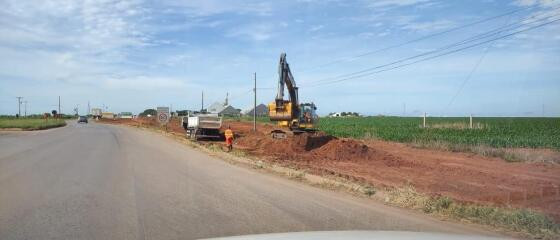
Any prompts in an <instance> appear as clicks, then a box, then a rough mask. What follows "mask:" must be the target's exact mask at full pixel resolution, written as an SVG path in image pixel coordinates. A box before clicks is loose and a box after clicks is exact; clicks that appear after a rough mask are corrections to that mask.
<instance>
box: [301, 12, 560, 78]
mask: <svg viewBox="0 0 560 240" xmlns="http://www.w3.org/2000/svg"><path fill="white" fill-rule="evenodd" d="M559 8H560V7H559ZM538 15H542V14H538ZM538 15H534V16H532V17H529V18H525V19H523V20H521V21H520V22H517V23H515V24H509V25H506V26H503V27H499V28H495V29H493V30H490V31H487V32H484V33H481V34H477V35H475V36H471V37H469V38H466V39H464V40H461V41H459V42H456V43H452V44H449V45H447V46H444V47H441V48H439V49H436V50H432V51H428V52H425V53H421V54H417V55H414V56H410V57H406V58H402V59H399V60H396V61H393V62H390V63H387V64H382V65H379V66H376V67H372V68H367V69H364V70H361V71H357V72H353V73H348V74H342V75H338V76H335V77H331V78H325V79H320V80H316V81H313V82H311V83H309V84H316V83H320V82H324V81H328V80H335V79H339V78H345V77H350V76H353V75H357V74H361V73H366V72H370V71H373V70H376V69H380V68H384V67H388V66H391V65H395V64H398V63H401V62H405V61H408V60H412V59H415V58H419V57H423V56H427V55H431V54H434V53H437V52H441V51H443V50H447V49H451V48H454V47H458V46H461V45H464V44H467V43H470V42H476V41H479V40H482V39H485V38H489V37H491V36H495V35H499V34H500V33H503V32H508V31H511V30H515V29H519V28H521V27H523V26H525V25H531V24H533V23H536V22H539V21H541V20H543V19H547V18H551V17H555V16H558V15H560V14H553V15H551V16H547V17H543V18H540V19H538V20H536V21H532V22H524V21H526V20H528V19H531V18H534V17H536V16H538ZM521 22H524V23H522V24H519V23H521ZM515 25H517V26H515ZM512 26H513V27H512ZM507 27H509V28H507Z"/></svg>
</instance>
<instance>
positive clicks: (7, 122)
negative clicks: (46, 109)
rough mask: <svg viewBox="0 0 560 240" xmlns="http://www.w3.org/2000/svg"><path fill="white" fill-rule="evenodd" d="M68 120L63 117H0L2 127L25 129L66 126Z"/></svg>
mask: <svg viewBox="0 0 560 240" xmlns="http://www.w3.org/2000/svg"><path fill="white" fill-rule="evenodd" d="M65 125H66V122H65V121H64V120H62V119H49V120H48V121H46V120H45V119H36V118H35V119H33V118H2V119H0V129H2V128H20V129H23V130H41V129H48V128H54V127H62V126H65Z"/></svg>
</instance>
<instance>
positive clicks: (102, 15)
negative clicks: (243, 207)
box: [0, 0, 560, 116]
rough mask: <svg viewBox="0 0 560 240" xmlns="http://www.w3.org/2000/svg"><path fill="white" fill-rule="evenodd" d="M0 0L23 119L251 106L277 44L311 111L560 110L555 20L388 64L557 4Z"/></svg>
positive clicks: (0, 71)
mask: <svg viewBox="0 0 560 240" xmlns="http://www.w3.org/2000/svg"><path fill="white" fill-rule="evenodd" d="M0 3H1V5H2V8H0V56H2V57H1V58H0V114H11V115H13V114H15V113H17V111H18V100H17V98H16V97H20V96H21V97H23V101H26V102H27V113H28V114H31V113H43V112H50V111H51V110H53V109H57V108H58V96H60V97H61V105H62V112H64V113H70V112H72V111H73V109H74V108H78V109H79V112H80V113H81V114H85V112H86V111H87V106H88V102H89V104H90V106H91V107H92V108H93V107H102V106H105V107H106V109H107V110H108V111H112V112H116V113H118V112H122V111H130V112H134V113H138V112H141V111H143V110H144V109H146V108H155V107H157V106H171V107H172V109H173V110H183V109H193V110H197V109H200V108H201V93H202V91H204V96H205V99H204V103H205V105H206V106H208V105H210V104H212V103H213V102H216V101H224V99H225V98H226V94H228V95H229V103H230V104H232V105H233V106H234V107H237V108H241V109H248V108H250V107H251V106H252V104H253V92H252V88H253V73H256V79H257V99H258V103H265V104H266V103H268V102H271V101H273V99H274V97H275V93H276V86H277V81H278V73H277V68H278V60H279V56H280V54H281V53H282V52H285V53H286V54H287V61H288V63H289V64H290V68H291V71H292V74H293V75H294V78H295V81H296V83H297V84H298V86H299V87H300V89H299V93H300V94H299V95H300V96H299V98H300V100H301V101H302V102H314V103H315V104H316V105H317V107H318V110H317V111H318V113H319V114H320V115H325V114H328V113H330V112H341V111H352V112H359V113H361V114H366V115H378V114H383V115H406V116H420V115H421V114H423V113H424V112H426V113H427V114H428V115H433V116H468V115H470V114H473V115H475V116H542V115H543V114H544V116H560V22H553V23H550V24H547V25H543V26H541V27H539V28H535V29H532V30H527V31H522V32H519V33H515V34H511V36H507V37H503V38H500V39H496V40H495V41H488V42H484V40H486V39H492V38H484V39H479V40H477V41H478V42H476V41H475V42H473V43H478V44H477V45H475V46H471V47H469V48H466V49H462V50H460V51H459V50H458V51H456V52H453V53H449V54H445V55H443V56H439V57H435V58H433V59H426V60H423V61H421V62H417V63H411V64H410V65H405V66H399V67H397V68H393V69H390V68H391V67H393V66H395V65H387V64H390V63H393V62H398V61H399V60H401V59H406V58H409V57H413V56H417V55H421V54H431V53H433V52H434V51H438V50H442V49H443V50H445V49H446V48H445V47H446V46H449V45H450V44H454V43H460V42H461V41H465V39H469V38H470V39H472V38H473V37H476V36H480V34H484V33H486V32H488V31H492V30H495V29H500V28H502V29H505V28H507V27H508V26H510V28H509V30H508V31H501V32H498V35H490V36H488V35H486V37H497V36H498V37H499V36H503V35H507V34H509V33H513V32H516V31H518V30H523V29H526V28H529V27H532V26H536V25H538V24H540V23H543V22H546V21H552V20H556V19H558V18H560V10H559V9H560V8H559V6H560V0H515V1H506V0H495V1H492V0H479V1H474V0H473V1H458V0H457V1H444V0H356V1H343V0H339V1H337V0H296V1H288V0H287V1H274V0H269V1H266V0H265V1H251V0H248V1H237V0H228V1H226V0H224V1H218V0H200V1H198V0H189V1H186V0H185V1H175V0H160V1H144V0H123V1H112V0H111V1H109V0H99V1H88V0H86V1H75V0H68V1H65V0H56V1H49V0H36V1H35V0H26V1H20V0H0ZM513 11H515V12H513ZM511 12H513V13H511ZM506 13H510V14H506ZM504 14H505V15H504ZM499 15H504V16H501V17H497V16H499ZM492 17H495V18H492ZM488 18H492V19H491V20H486V21H483V22H481V23H479V24H472V25H470V26H467V27H463V26H465V25H466V24H470V23H475V22H477V21H481V20H484V19H488ZM457 28H458V29H457ZM453 29H455V30H453ZM451 30H452V31H451ZM446 31H448V32H446ZM442 32H443V33H442ZM500 34H501V35H500ZM419 38H423V39H421V40H416V39H419ZM413 40H414V41H413ZM475 40H476V39H475ZM407 42H410V43H407ZM463 44H464V45H460V46H459V47H462V46H469V45H468V44H470V42H467V43H464V42H463ZM389 47H391V48H389ZM384 48H385V49H386V48H389V49H386V50H383V51H378V50H380V49H384ZM451 49H453V48H451ZM436 53H437V52H436ZM426 56H428V55H426ZM414 59H417V58H413V60H414ZM403 63H407V62H403ZM380 66H381V67H380ZM383 66H385V68H384V67H383ZM386 68H389V69H386ZM367 69H373V70H375V71H374V72H373V73H372V72H371V71H370V72H367V71H366V72H364V73H366V74H363V75H360V76H357V77H356V75H349V74H352V73H357V72H358V73H360V72H361V71H363V70H367ZM381 69H385V70H383V71H377V70H381ZM347 76H350V78H348V77H347ZM346 78H348V79H346ZM206 106H205V107H206ZM24 107H25V105H23V104H22V105H21V108H22V109H21V111H22V114H23V111H24Z"/></svg>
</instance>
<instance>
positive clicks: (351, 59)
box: [300, 5, 538, 72]
mask: <svg viewBox="0 0 560 240" xmlns="http://www.w3.org/2000/svg"><path fill="white" fill-rule="evenodd" d="M537 6H538V5H533V6H528V7H524V8H521V9H517V10H513V11H510V12H506V13H503V14H500V15H496V16H492V17H489V18H485V19H482V20H479V21H475V22H472V23H468V24H465V25H461V26H458V27H455V28H451V29H448V30H444V31H441V32H437V33H434V34H430V35H426V36H423V37H419V38H415V39H412V40H409V41H406V42H403V43H399V44H395V45H391V46H388V47H384V48H381V49H377V50H374V51H370V52H366V53H362V54H359V55H355V56H352V57H344V58H339V59H337V60H333V61H331V62H328V63H325V64H322V65H318V66H315V67H311V68H307V69H304V70H302V71H300V72H307V71H310V70H314V69H318V68H322V67H326V66H330V65H333V64H335V63H340V62H349V61H353V60H356V59H358V58H361V57H365V56H368V55H372V54H375V53H380V52H384V51H387V50H390V49H393V48H397V47H402V46H405V45H408V44H411V43H415V42H419V41H422V40H426V39H429V38H433V37H437V36H440V35H443V34H446V33H450V32H454V31H457V30H460V29H464V28H467V27H470V26H474V25H477V24H480V23H484V22H488V21H491V20H494V19H498V18H501V17H505V16H508V15H512V14H515V13H518V12H522V11H525V10H529V9H531V8H535V7H537Z"/></svg>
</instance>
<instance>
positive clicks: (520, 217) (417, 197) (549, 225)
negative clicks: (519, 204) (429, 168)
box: [385, 186, 560, 239]
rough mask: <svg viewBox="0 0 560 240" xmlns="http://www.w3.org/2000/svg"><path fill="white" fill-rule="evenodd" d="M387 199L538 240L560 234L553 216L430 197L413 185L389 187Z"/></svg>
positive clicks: (406, 206) (395, 203)
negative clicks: (419, 191)
mask: <svg viewBox="0 0 560 240" xmlns="http://www.w3.org/2000/svg"><path fill="white" fill-rule="evenodd" d="M385 201H386V202H387V203H390V204H392V205H397V206H400V207H405V208H410V209H417V210H422V211H423V212H425V213H429V214H437V215H441V216H447V217H452V218H455V219H460V220H468V221H470V222H474V223H479V224H484V225H490V226H494V227H498V228H503V229H508V230H511V231H515V232H518V233H522V234H525V235H527V236H528V237H531V238H535V239H558V238H559V237H560V225H558V224H557V223H555V222H554V220H553V219H552V218H550V217H548V216H546V215H544V214H542V213H539V212H535V211H532V210H529V209H518V208H501V207H494V206H481V205H475V204H465V203H457V202H454V201H453V200H452V199H450V198H448V197H429V196H426V195H424V194H421V193H418V192H417V191H416V190H415V189H414V187H412V186H407V187H404V188H398V189H392V190H389V191H388V192H387V195H386V198H385Z"/></svg>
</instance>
